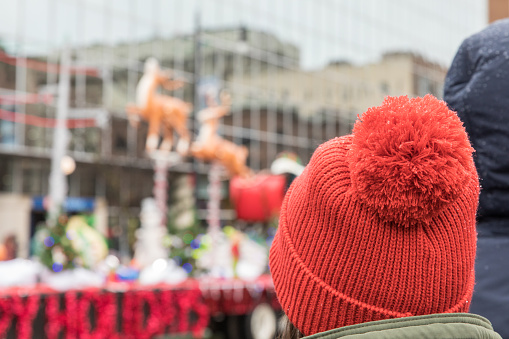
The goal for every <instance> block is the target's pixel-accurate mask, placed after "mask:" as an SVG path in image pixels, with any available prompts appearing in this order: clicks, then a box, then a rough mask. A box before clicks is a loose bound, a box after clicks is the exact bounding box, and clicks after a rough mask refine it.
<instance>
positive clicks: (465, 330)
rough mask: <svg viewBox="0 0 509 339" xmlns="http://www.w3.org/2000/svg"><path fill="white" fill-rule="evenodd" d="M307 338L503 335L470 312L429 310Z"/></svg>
mask: <svg viewBox="0 0 509 339" xmlns="http://www.w3.org/2000/svg"><path fill="white" fill-rule="evenodd" d="M305 338H306V339H336V338H345V339H350V338H351V339H358V338H362V339H374V338H377V339H389V338H391V339H393V338H394V339H406V338H423V339H427V338H430V339H436V338H449V339H459V338H473V339H476V338H483V339H502V337H501V336H500V335H499V334H498V333H497V332H495V331H494V330H493V327H492V326H491V323H490V322H489V321H488V320H487V319H486V318H483V317H481V316H479V315H475V314H470V313H449V314H430V315H421V316H416V317H407V318H397V319H387V320H380V321H372V322H369V323H363V324H357V325H351V326H345V327H341V328H337V329H334V330H330V331H327V332H322V333H317V334H314V335H311V336H307V337H305Z"/></svg>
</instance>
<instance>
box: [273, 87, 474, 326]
mask: <svg viewBox="0 0 509 339" xmlns="http://www.w3.org/2000/svg"><path fill="white" fill-rule="evenodd" d="M472 152H473V149H472V147H471V146H470V143H469V141H468V137H467V134H466V132H465V129H464V128H463V125H462V123H461V121H460V120H459V118H458V117H457V115H456V114H455V113H454V112H452V111H450V110H449V109H448V108H447V106H446V104H445V103H444V102H443V101H439V100H437V99H436V98H434V97H433V96H431V95H427V96H425V97H424V98H414V99H409V98H408V97H406V96H404V97H397V98H394V97H388V98H387V99H386V100H385V101H384V102H383V104H382V105H381V106H379V107H374V108H370V109H369V110H368V111H367V112H366V113H364V114H363V115H362V117H360V118H359V119H358V121H357V122H356V124H355V126H354V129H353V134H352V135H347V136H344V137H341V138H335V139H332V140H330V141H328V142H326V143H324V144H322V145H321V146H319V147H318V148H317V150H316V151H315V153H314V154H313V156H312V158H311V160H310V162H309V164H308V166H307V167H306V169H305V170H304V172H303V173H302V174H301V175H300V176H299V177H298V178H297V179H295V180H294V182H293V184H292V186H291V187H290V189H289V190H288V192H287V194H286V196H285V200H284V203H283V207H282V210H281V216H280V220H279V229H278V231H277V234H276V237H275V239H274V242H273V244H272V248H271V250H270V268H271V272H272V277H273V279H274V285H275V289H276V293H277V296H278V299H279V301H280V303H281V305H282V307H283V311H284V312H285V313H286V315H287V316H288V318H289V319H290V321H291V322H292V323H293V324H294V325H295V326H296V327H297V328H298V329H299V330H300V331H301V332H302V333H303V334H305V335H311V334H314V333H318V332H323V331H327V330H330V329H334V328H338V327H342V326H347V325H352V324H358V323H364V322H368V321H374V320H381V319H387V318H398V317H407V316H414V315H423V314H433V313H454V312H467V311H468V308H469V302H470V300H471V297H472V291H473V287H474V258H475V250H476V230H475V213H476V209H477V202H478V194H479V181H478V177H477V172H476V170H475V167H474V163H473V160H472Z"/></svg>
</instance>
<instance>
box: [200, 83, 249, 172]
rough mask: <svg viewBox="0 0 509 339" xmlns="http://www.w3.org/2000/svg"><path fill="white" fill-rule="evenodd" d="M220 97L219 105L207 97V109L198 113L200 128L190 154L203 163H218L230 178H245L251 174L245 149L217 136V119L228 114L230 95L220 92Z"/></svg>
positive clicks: (211, 97)
mask: <svg viewBox="0 0 509 339" xmlns="http://www.w3.org/2000/svg"><path fill="white" fill-rule="evenodd" d="M220 96H221V104H220V105H218V103H217V102H216V101H215V99H214V98H213V96H212V95H210V94H208V95H207V97H206V99H207V106H208V107H207V108H205V109H203V110H201V111H200V112H199V113H198V117H197V118H198V121H199V122H200V123H201V126H200V131H199V133H198V137H197V139H196V141H195V142H193V144H192V146H191V154H192V155H193V156H194V157H196V158H198V159H201V160H203V161H218V162H219V163H221V164H222V165H223V166H224V167H226V169H227V170H228V172H229V173H230V175H232V176H234V175H240V176H247V175H249V174H250V172H251V171H250V169H249V168H248V167H247V166H246V159H247V155H248V150H247V148H246V147H245V146H239V145H236V144H234V143H233V142H231V141H228V140H225V139H223V138H222V137H220V136H219V135H218V134H217V130H218V128H219V119H221V118H222V117H223V116H225V115H227V114H229V113H230V109H231V98H230V95H229V94H227V93H225V92H222V93H221V95H220Z"/></svg>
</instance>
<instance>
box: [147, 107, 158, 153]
mask: <svg viewBox="0 0 509 339" xmlns="http://www.w3.org/2000/svg"><path fill="white" fill-rule="evenodd" d="M159 128H160V121H159V120H158V119H157V117H155V116H154V115H153V116H152V117H150V120H149V124H148V135H147V143H146V144H145V149H146V150H147V152H152V151H154V150H156V148H157V145H158V144H159Z"/></svg>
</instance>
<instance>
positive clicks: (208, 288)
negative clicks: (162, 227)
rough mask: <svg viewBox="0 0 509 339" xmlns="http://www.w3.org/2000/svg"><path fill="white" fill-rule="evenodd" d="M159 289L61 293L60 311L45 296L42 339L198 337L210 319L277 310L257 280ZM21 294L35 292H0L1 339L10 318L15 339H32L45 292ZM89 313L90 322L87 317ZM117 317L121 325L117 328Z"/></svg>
mask: <svg viewBox="0 0 509 339" xmlns="http://www.w3.org/2000/svg"><path fill="white" fill-rule="evenodd" d="M160 288H162V290H134V289H133V290H128V291H126V292H123V293H122V292H121V293H114V292H111V291H107V290H98V289H90V290H85V291H81V292H80V291H68V292H66V293H65V294H63V298H64V303H63V305H62V307H61V306H60V299H61V298H62V295H60V294H53V293H52V292H50V293H49V294H47V295H46V297H45V298H44V299H45V303H44V305H43V307H44V319H45V320H46V322H45V327H44V332H45V334H46V337H47V338H48V339H57V338H60V337H61V335H62V332H63V337H64V338H65V339H79V338H86V339H88V338H112V339H120V338H140V339H148V338H152V337H153V336H155V335H157V334H164V333H192V334H193V336H195V337H201V336H202V335H203V332H204V330H205V328H206V327H207V325H208V322H209V319H210V314H216V313H217V312H222V313H223V314H246V313H249V312H250V310H252V309H253V308H254V307H255V306H256V305H257V304H258V303H260V302H263V301H265V302H269V303H270V304H272V306H273V307H274V309H277V308H278V307H277V306H278V304H277V299H276V296H275V293H274V291H273V288H272V285H270V284H268V283H267V282H264V281H262V280H260V281H259V282H257V283H251V284H248V285H245V284H243V283H242V282H240V281H234V282H225V281H219V282H218V281H211V282H207V283H204V284H199V283H198V282H196V281H192V280H191V281H188V282H186V283H185V284H182V285H181V286H179V287H178V288H175V289H173V288H171V287H170V288H168V286H164V285H163V286H160ZM24 293H28V294H31V293H34V292H33V291H32V292H31V293H29V292H28V291H25V292H23V293H20V292H19V291H13V292H11V293H10V294H9V293H7V292H6V291H4V292H3V293H0V338H3V337H6V335H7V332H8V331H9V330H10V329H11V326H12V323H13V319H14V318H16V319H17V322H16V323H17V326H16V333H17V337H18V338H21V339H24V338H30V337H31V335H32V328H33V327H32V326H33V320H34V318H35V317H36V316H37V312H38V310H39V308H40V298H39V293H47V292H43V291H41V292H39V293H34V294H31V295H29V296H24V297H22V296H20V295H21V294H24ZM91 308H92V309H93V312H92V313H94V314H95V317H94V318H95V319H96V321H95V322H92V321H91V320H90V317H89V315H90V311H91ZM118 312H121V314H120V318H121V324H120V328H118V329H117V325H118V323H117V321H118V319H117V316H118ZM239 312H240V313H239ZM242 312H245V313H242ZM93 323H94V324H95V326H92V324H93ZM119 331H120V332H121V333H118V332H119Z"/></svg>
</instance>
